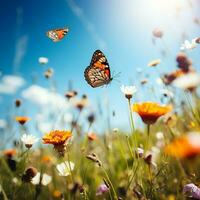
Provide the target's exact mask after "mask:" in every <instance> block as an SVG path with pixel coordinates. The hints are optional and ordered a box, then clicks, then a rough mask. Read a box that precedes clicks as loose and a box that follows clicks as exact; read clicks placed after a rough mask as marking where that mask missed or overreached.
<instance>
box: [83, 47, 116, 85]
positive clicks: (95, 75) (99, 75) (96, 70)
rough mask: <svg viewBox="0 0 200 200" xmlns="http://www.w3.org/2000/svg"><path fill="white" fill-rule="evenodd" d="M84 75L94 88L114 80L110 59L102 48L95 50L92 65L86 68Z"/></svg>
mask: <svg viewBox="0 0 200 200" xmlns="http://www.w3.org/2000/svg"><path fill="white" fill-rule="evenodd" d="M84 76H85V80H86V81H87V83H88V84H89V85H90V86H92V87H93V88H96V87H99V86H103V85H107V84H109V83H110V82H111V81H112V80H113V78H112V77H111V73H110V67H109V64H108V61H107V59H106V57H105V55H104V54H103V53H102V52H101V51H100V50H96V51H95V52H94V54H93V56H92V60H91V62H90V65H89V66H88V67H87V68H86V69H85V72H84Z"/></svg>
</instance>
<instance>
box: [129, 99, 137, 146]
mask: <svg viewBox="0 0 200 200" xmlns="http://www.w3.org/2000/svg"><path fill="white" fill-rule="evenodd" d="M128 107H129V113H130V123H131V132H132V134H133V137H134V138H133V145H134V149H135V148H136V147H137V138H136V135H135V133H134V132H135V127H134V122H133V114H132V110H131V100H130V99H128Z"/></svg>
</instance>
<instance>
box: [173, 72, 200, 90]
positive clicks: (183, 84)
mask: <svg viewBox="0 0 200 200" xmlns="http://www.w3.org/2000/svg"><path fill="white" fill-rule="evenodd" d="M173 85H174V86H175V87H178V88H181V89H184V90H190V89H194V88H197V87H198V86H199V85H200V75H199V74H197V73H188V74H186V75H184V76H181V77H179V78H177V79H176V80H174V81H173Z"/></svg>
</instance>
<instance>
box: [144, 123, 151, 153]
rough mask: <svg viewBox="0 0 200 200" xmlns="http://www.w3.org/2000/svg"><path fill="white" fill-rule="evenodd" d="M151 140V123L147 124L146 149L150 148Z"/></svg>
mask: <svg viewBox="0 0 200 200" xmlns="http://www.w3.org/2000/svg"><path fill="white" fill-rule="evenodd" d="M149 140H150V124H147V144H146V148H145V150H146V151H147V150H148V149H149Z"/></svg>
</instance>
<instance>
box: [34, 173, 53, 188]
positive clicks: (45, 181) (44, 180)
mask: <svg viewBox="0 0 200 200" xmlns="http://www.w3.org/2000/svg"><path fill="white" fill-rule="evenodd" d="M40 176H41V173H40V172H38V173H37V174H36V176H34V177H33V178H32V180H31V183H32V184H33V185H38V184H39V183H40ZM51 180H52V177H51V176H50V175H48V174H45V173H44V174H42V180H41V183H42V185H44V186H46V185H48V184H49V183H50V182H51Z"/></svg>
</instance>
